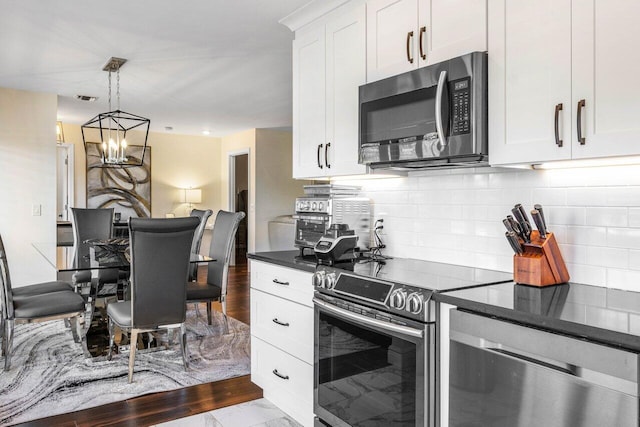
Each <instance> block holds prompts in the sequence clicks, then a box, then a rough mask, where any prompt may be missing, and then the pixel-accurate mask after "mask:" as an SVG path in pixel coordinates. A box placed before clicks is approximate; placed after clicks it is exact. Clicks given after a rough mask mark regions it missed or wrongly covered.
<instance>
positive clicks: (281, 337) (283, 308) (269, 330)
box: [251, 289, 313, 364]
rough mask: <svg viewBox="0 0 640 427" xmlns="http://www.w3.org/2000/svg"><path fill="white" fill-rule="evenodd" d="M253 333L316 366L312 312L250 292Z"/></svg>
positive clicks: (255, 291)
mask: <svg viewBox="0 0 640 427" xmlns="http://www.w3.org/2000/svg"><path fill="white" fill-rule="evenodd" d="M251 333H252V334H253V335H255V336H256V337H258V338H260V339H262V340H264V341H266V342H268V343H269V344H271V345H273V346H276V347H278V348H280V349H281V350H284V351H286V352H287V353H290V354H292V355H294V356H295V357H297V358H298V359H301V360H303V361H305V362H307V363H309V364H311V363H313V309H312V308H311V307H307V306H305V305H301V304H298V303H295V302H291V301H288V300H285V299H282V298H278V297H276V296H273V295H271V294H267V293H264V292H261V291H259V290H256V289H252V290H251Z"/></svg>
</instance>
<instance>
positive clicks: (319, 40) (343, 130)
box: [293, 3, 366, 178]
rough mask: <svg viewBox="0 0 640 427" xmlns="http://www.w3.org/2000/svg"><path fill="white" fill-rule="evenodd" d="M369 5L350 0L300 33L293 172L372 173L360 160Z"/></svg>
mask: <svg viewBox="0 0 640 427" xmlns="http://www.w3.org/2000/svg"><path fill="white" fill-rule="evenodd" d="M365 11H366V7H365V4H364V3H360V4H357V5H351V4H347V5H345V6H342V7H340V8H338V9H336V10H335V11H334V12H332V13H330V14H329V15H328V16H327V17H326V18H323V19H322V20H320V21H317V22H314V23H311V24H309V25H307V26H306V27H305V28H304V29H302V30H300V31H297V32H296V38H295V40H294V42H293V177H294V178H321V177H333V176H343V175H355V174H362V173H365V172H366V167H365V166H363V165H360V164H358V87H359V86H360V85H363V84H364V83H366V57H365V55H366V12H365Z"/></svg>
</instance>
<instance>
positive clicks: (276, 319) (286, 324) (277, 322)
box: [272, 317, 289, 326]
mask: <svg viewBox="0 0 640 427" xmlns="http://www.w3.org/2000/svg"><path fill="white" fill-rule="evenodd" d="M272 321H273V323H275V324H277V325H280V326H289V323H282V322H281V321H279V320H278V318H277V317H276V318H275V319H273V320H272Z"/></svg>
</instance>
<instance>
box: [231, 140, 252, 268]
mask: <svg viewBox="0 0 640 427" xmlns="http://www.w3.org/2000/svg"><path fill="white" fill-rule="evenodd" d="M229 210H230V211H231V212H244V214H245V217H244V218H243V219H242V221H240V224H239V225H238V232H237V233H236V239H235V242H234V248H233V251H232V252H231V265H241V264H246V263H247V248H248V241H249V237H248V236H249V230H248V223H249V221H248V220H247V219H248V216H249V150H242V151H236V152H231V153H229Z"/></svg>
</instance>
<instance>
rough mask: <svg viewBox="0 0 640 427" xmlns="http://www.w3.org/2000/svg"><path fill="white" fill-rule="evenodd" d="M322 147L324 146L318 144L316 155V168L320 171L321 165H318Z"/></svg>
mask: <svg viewBox="0 0 640 427" xmlns="http://www.w3.org/2000/svg"><path fill="white" fill-rule="evenodd" d="M323 145H324V144H318V151H317V153H316V159H317V161H318V167H319V168H320V169H322V163H320V151H322V146H323Z"/></svg>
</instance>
